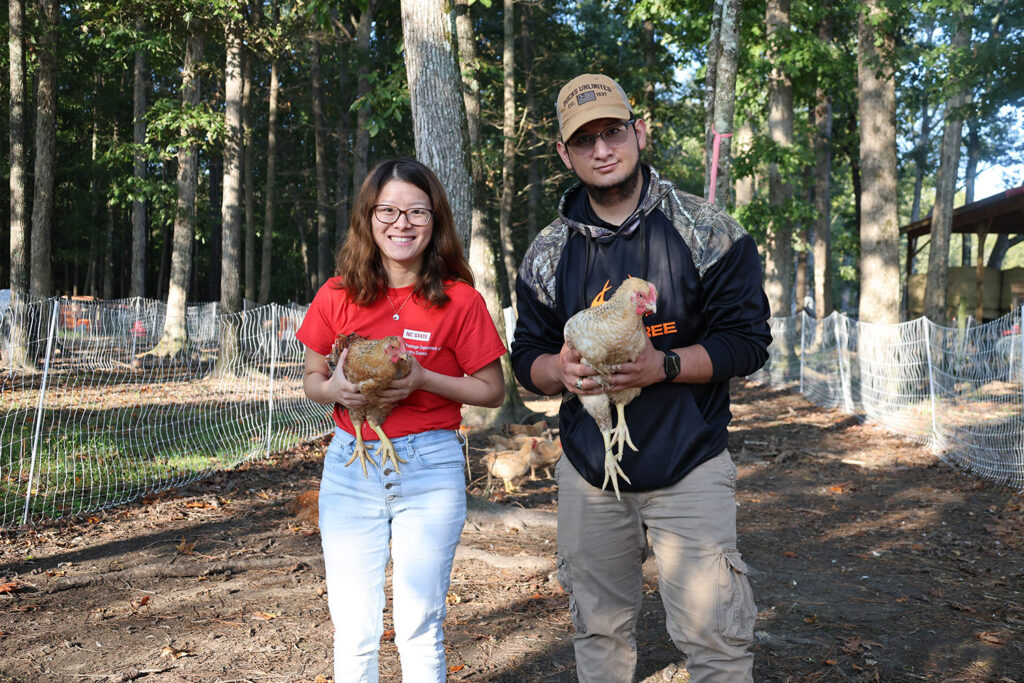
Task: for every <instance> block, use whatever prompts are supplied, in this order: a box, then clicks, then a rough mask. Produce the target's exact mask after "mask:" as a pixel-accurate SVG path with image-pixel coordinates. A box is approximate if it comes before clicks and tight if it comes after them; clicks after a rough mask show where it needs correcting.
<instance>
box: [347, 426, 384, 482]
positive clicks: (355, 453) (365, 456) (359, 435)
mask: <svg viewBox="0 0 1024 683" xmlns="http://www.w3.org/2000/svg"><path fill="white" fill-rule="evenodd" d="M352 426H353V427H355V428H356V447H355V448H354V449H353V450H352V457H351V458H349V461H348V462H347V463H345V467H348V466H349V465H351V464H352V463H354V462H355V461H356V458H359V464H360V465H362V466H363V476H364V477H369V476H370V475H369V474H368V473H367V471H366V463H367V462H369V463H370V464H371V465H376V464H377V463H376V462H374V461H373V457H372V456H371V455H370V453H369V451H367V450H366V442H365V441H363V421H362V420H359V419H357V418H352Z"/></svg>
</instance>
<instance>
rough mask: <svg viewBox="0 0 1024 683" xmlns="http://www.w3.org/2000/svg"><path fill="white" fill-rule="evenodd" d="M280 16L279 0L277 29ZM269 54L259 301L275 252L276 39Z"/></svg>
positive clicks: (274, 11) (274, 16) (265, 298)
mask: <svg viewBox="0 0 1024 683" xmlns="http://www.w3.org/2000/svg"><path fill="white" fill-rule="evenodd" d="M279 20H280V8H279V6H278V3H277V2H274V3H273V7H272V8H271V24H272V26H273V30H274V31H275V33H276V31H277V29H278V24H279ZM270 49H271V57H270V92H269V93H268V98H267V99H268V103H267V165H266V173H267V177H266V180H265V183H266V184H265V189H264V191H263V252H262V254H261V258H260V297H259V302H260V303H261V304H266V303H268V302H269V301H270V263H271V257H272V255H273V249H274V244H273V237H274V209H275V198H276V194H275V189H276V188H275V184H274V183H275V182H276V180H277V98H278V94H279V92H280V89H281V85H280V83H279V81H278V75H277V64H278V48H277V44H276V41H275V42H274V43H273V44H272V45H271V48H270Z"/></svg>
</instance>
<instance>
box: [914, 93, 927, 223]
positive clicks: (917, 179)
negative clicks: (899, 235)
mask: <svg viewBox="0 0 1024 683" xmlns="http://www.w3.org/2000/svg"><path fill="white" fill-rule="evenodd" d="M931 130H932V115H931V112H929V111H928V93H927V91H924V92H922V93H921V132H920V134H919V135H918V138H917V148H916V149H915V150H914V199H913V201H912V203H911V205H910V222H911V223H916V222H917V221H919V220H921V192H922V190H923V189H924V178H925V175H927V172H928V144H929V138H930V137H931Z"/></svg>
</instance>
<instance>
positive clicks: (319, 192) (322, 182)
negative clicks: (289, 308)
mask: <svg viewBox="0 0 1024 683" xmlns="http://www.w3.org/2000/svg"><path fill="white" fill-rule="evenodd" d="M320 40H321V37H320V31H319V30H318V29H317V30H315V31H314V34H313V36H312V39H311V40H310V43H309V71H310V81H311V82H310V94H311V95H312V100H313V154H314V158H315V163H316V255H317V258H316V263H317V266H316V281H317V286H319V285H322V284H324V283H325V282H327V278H329V277H330V276H331V270H332V268H331V264H332V261H333V260H334V259H333V258H332V256H333V255H334V250H333V249H332V245H331V230H330V226H329V224H328V222H327V205H328V203H329V202H330V200H329V199H328V197H327V120H326V119H325V118H324V95H323V86H322V83H321V74H320Z"/></svg>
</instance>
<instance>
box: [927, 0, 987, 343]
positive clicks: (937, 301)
mask: <svg viewBox="0 0 1024 683" xmlns="http://www.w3.org/2000/svg"><path fill="white" fill-rule="evenodd" d="M972 12H973V7H972V6H971V5H970V4H968V5H967V6H966V7H965V8H964V10H963V14H962V15H961V18H960V22H959V24H958V25H957V28H956V31H955V32H954V34H953V40H952V43H951V45H950V48H951V55H950V71H949V77H950V78H954V77H956V76H955V74H959V69H957V68H956V67H958V66H962V60H963V59H964V58H965V55H966V53H967V51H968V50H969V49H970V45H971V29H970V26H969V23H968V22H969V21H970V15H971V13H972ZM970 92H971V91H970V88H969V87H966V86H964V87H961V88H960V90H959V91H957V92H956V93H955V94H953V95H952V96H951V97H950V98H949V99H948V100H947V101H946V113H945V116H944V124H943V130H942V145H941V147H940V148H939V172H938V177H937V179H936V182H935V206H934V208H933V209H932V230H931V241H930V242H929V246H928V279H927V283H926V284H925V289H924V314H925V317H927V318H929V319H930V320H932V321H933V322H936V323H938V324H940V325H944V324H946V322H947V320H948V317H947V314H946V289H947V287H948V281H949V245H950V237H951V230H952V227H953V202H954V199H955V196H956V178H957V175H958V171H959V169H960V140H961V137H962V135H963V125H964V115H963V106H964V105H965V104H967V102H968V100H969V98H970ZM979 322H980V321H979Z"/></svg>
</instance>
